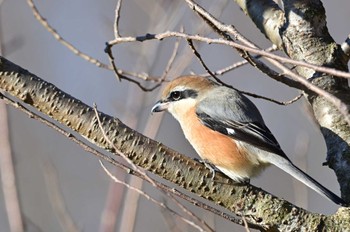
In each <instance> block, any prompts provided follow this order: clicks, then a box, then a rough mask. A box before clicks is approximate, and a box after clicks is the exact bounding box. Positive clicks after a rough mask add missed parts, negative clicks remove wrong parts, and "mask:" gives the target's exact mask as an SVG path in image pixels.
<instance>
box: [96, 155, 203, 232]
mask: <svg viewBox="0 0 350 232" xmlns="http://www.w3.org/2000/svg"><path fill="white" fill-rule="evenodd" d="M99 162H100V165H101V167H102V168H103V170H104V171H105V173H106V174H107V175H108V176H109V177H110V178H111V179H112V180H113V181H114V182H115V183H118V184H121V185H124V186H125V187H127V188H129V189H131V190H133V191H135V192H137V193H138V194H140V195H141V196H143V197H144V198H146V199H147V200H149V201H151V202H153V203H154V204H156V205H158V206H159V207H161V208H163V209H165V210H167V211H170V213H173V214H174V215H176V216H177V217H179V218H180V219H181V220H182V221H184V222H185V223H187V224H189V225H191V226H193V227H194V228H196V229H198V230H199V231H204V230H203V229H202V228H200V227H198V225H196V224H195V223H193V222H192V221H190V220H188V219H186V218H184V217H182V216H181V215H180V214H178V213H177V212H176V211H174V210H172V209H170V208H169V207H168V206H167V205H165V204H164V203H163V202H160V201H157V200H156V199H154V198H153V197H151V196H150V195H148V194H147V193H145V192H144V191H142V190H141V189H138V188H135V187H133V186H131V185H129V184H127V183H125V182H123V181H121V180H119V179H118V178H117V177H116V176H114V175H113V174H112V173H111V172H110V171H109V170H108V169H107V168H106V166H105V165H104V164H103V163H102V161H101V160H99Z"/></svg>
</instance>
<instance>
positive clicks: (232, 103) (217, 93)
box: [152, 76, 346, 205]
mask: <svg viewBox="0 0 350 232" xmlns="http://www.w3.org/2000/svg"><path fill="white" fill-rule="evenodd" d="M164 110H167V111H168V112H169V113H170V114H172V115H173V116H174V117H175V119H176V120H177V121H178V122H179V123H180V125H181V128H182V130H183V132H184V134H185V137H186V138H187V140H188V141H189V142H190V144H191V145H192V146H193V147H194V149H195V150H196V152H197V153H198V155H199V156H200V157H201V158H202V159H203V160H204V161H205V162H209V163H210V164H213V165H214V166H215V167H217V168H218V169H219V170H220V171H222V172H223V173H224V174H226V175H227V176H228V177H230V178H231V179H233V180H234V181H237V182H245V181H247V180H249V179H250V178H251V177H254V176H256V175H258V174H259V173H260V172H261V171H262V170H264V169H265V168H266V167H267V166H268V165H269V164H274V165H276V166H277V167H278V168H280V169H282V170H283V171H285V172H287V173H288V174H290V175H292V176H293V177H294V178H296V179H297V180H299V181H301V182H302V183H304V184H305V185H307V186H308V187H310V188H311V189H313V190H315V191H316V192H318V193H319V194H321V195H322V196H324V197H326V198H329V199H330V200H331V201H333V202H334V203H336V204H338V205H345V204H346V203H345V202H344V201H343V200H342V199H341V198H339V197H338V196H337V195H335V194H334V193H332V192H331V191H329V190H328V189H326V188H325V187H323V186H322V185H321V184H319V183H318V182H317V181H316V180H314V179H313V178H312V177H310V176H309V175H307V174H306V173H304V172H303V171H302V170H300V169H299V168H298V167H296V166H295V165H294V164H293V163H292V162H291V161H290V160H289V159H288V157H287V156H286V154H285V153H284V152H283V151H282V149H281V147H280V146H279V144H278V142H277V140H276V139H275V137H274V136H273V135H272V133H271V131H270V130H269V129H268V128H267V127H266V125H265V123H264V120H263V118H262V116H261V114H260V112H259V110H258V109H257V108H256V106H255V105H254V103H253V102H251V101H250V100H249V99H248V98H247V97H245V96H244V95H242V94H241V93H240V92H239V91H236V90H234V89H232V88H229V87H226V86H222V85H220V84H218V83H216V82H214V81H211V80H209V79H207V78H204V77H198V76H182V77H179V78H177V79H174V80H173V81H171V82H170V83H169V84H168V85H167V86H166V88H165V89H164V91H163V94H162V97H161V99H160V100H159V101H158V102H157V103H156V104H155V105H154V107H153V108H152V112H160V111H164Z"/></svg>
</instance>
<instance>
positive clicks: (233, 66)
mask: <svg viewBox="0 0 350 232" xmlns="http://www.w3.org/2000/svg"><path fill="white" fill-rule="evenodd" d="M277 49H278V48H277V46H271V47H269V48H267V49H265V51H267V52H273V51H276V50H277ZM261 57H263V56H261V55H257V56H253V58H254V59H260V58H261ZM246 64H249V62H248V61H247V60H241V61H238V62H236V63H233V64H231V65H229V66H227V67H224V68H222V69H219V70H216V71H213V73H214V75H216V76H221V75H224V74H225V73H228V72H230V71H232V70H234V69H237V68H239V67H242V66H244V65H246ZM199 75H200V76H203V77H209V76H211V75H210V74H209V73H205V74H199Z"/></svg>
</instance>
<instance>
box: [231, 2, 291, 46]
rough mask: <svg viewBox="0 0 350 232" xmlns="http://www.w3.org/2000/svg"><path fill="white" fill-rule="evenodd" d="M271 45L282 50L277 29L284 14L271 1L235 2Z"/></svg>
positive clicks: (281, 22)
mask: <svg viewBox="0 0 350 232" xmlns="http://www.w3.org/2000/svg"><path fill="white" fill-rule="evenodd" d="M235 1H236V3H237V4H238V5H239V6H240V7H241V9H242V10H243V11H244V13H245V14H246V15H248V16H249V17H250V18H251V19H252V21H253V22H254V23H255V25H256V26H257V27H258V28H259V30H260V31H261V33H263V34H264V35H265V36H266V37H267V38H268V39H269V40H270V41H271V42H272V43H273V44H275V45H276V46H277V47H278V48H282V39H281V37H280V35H279V29H280V27H281V26H282V24H283V20H284V13H283V11H282V10H281V9H280V8H279V6H278V5H277V4H276V3H275V2H274V1H272V0H235Z"/></svg>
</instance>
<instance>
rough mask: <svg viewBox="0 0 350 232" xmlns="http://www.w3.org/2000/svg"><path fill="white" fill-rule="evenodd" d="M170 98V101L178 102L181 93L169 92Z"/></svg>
mask: <svg viewBox="0 0 350 232" xmlns="http://www.w3.org/2000/svg"><path fill="white" fill-rule="evenodd" d="M170 98H171V100H174V101H177V100H180V98H181V92H180V91H173V92H171V94H170Z"/></svg>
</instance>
